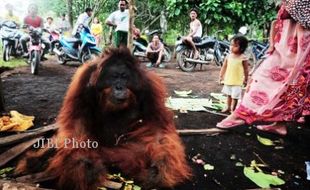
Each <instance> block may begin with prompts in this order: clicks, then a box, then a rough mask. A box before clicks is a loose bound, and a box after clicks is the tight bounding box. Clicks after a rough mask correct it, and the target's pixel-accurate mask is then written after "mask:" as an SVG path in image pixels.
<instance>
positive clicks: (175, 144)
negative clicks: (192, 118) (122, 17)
mask: <svg viewBox="0 0 310 190" xmlns="http://www.w3.org/2000/svg"><path fill="white" fill-rule="evenodd" d="M113 56H118V57H120V58H119V59H122V57H124V56H125V57H126V56H127V57H128V58H127V59H126V61H128V62H133V63H130V64H133V65H134V69H136V72H137V74H138V76H139V77H140V78H139V84H136V86H138V88H140V90H141V93H144V92H145V89H149V90H150V93H149V92H147V93H148V94H145V99H143V101H146V102H139V103H141V105H142V106H144V104H148V105H146V106H144V107H143V109H144V110H146V111H144V112H148V113H141V114H142V116H141V118H140V117H139V118H137V119H135V120H133V121H130V120H129V121H130V122H129V123H130V124H126V123H128V122H127V120H128V119H127V120H126V118H125V117H122V115H117V118H116V120H115V122H118V123H117V124H113V122H111V121H110V120H109V118H106V120H104V121H102V122H97V123H96V122H94V120H96V119H95V118H93V115H92V113H90V114H89V113H87V112H86V111H85V109H86V108H85V107H84V106H85V104H84V103H83V102H82V99H83V93H84V92H85V91H86V89H87V87H88V86H91V85H93V84H96V83H97V82H98V80H99V75H100V72H101V71H102V70H104V69H105V68H106V64H107V62H108V61H109V60H110V59H111V57H113ZM124 59H125V58H124ZM109 93H110V90H109V89H105V91H104V92H103V94H109ZM130 93H131V94H130V101H129V102H126V105H124V106H123V107H121V108H119V109H125V110H126V109H129V108H127V107H130V106H131V105H134V104H136V103H137V102H135V101H141V98H140V100H139V98H138V96H139V94H133V92H130ZM104 97H106V96H105V95H102V97H100V99H101V98H104ZM165 97H166V91H165V87H164V85H163V83H162V81H161V80H160V78H159V77H158V76H157V75H155V74H154V73H151V72H146V71H144V70H142V69H141V68H139V65H138V63H137V62H136V61H135V60H134V59H133V58H131V56H130V55H129V51H128V50H124V49H112V50H109V51H107V52H105V54H104V55H103V56H102V58H101V59H100V60H96V61H95V62H94V63H91V64H85V65H83V66H82V67H81V68H79V69H78V71H77V72H76V74H75V75H74V77H73V80H72V83H71V84H70V87H69V89H68V91H67V94H66V97H65V99H64V103H63V106H62V109H61V111H60V113H59V116H58V119H57V123H58V125H59V127H60V128H59V130H58V132H57V135H56V137H55V138H56V139H64V138H75V139H76V140H78V141H86V140H88V139H90V140H92V141H99V147H98V148H96V149H88V148H84V149H82V148H78V149H75V148H70V147H69V148H66V147H65V144H64V142H63V141H61V143H60V147H59V148H58V149H57V152H56V154H55V155H54V156H53V157H52V158H51V159H50V162H49V166H48V168H47V171H48V172H50V173H51V174H53V175H56V176H59V179H58V186H59V189H82V190H84V189H97V187H98V186H101V185H102V182H103V181H104V180H105V175H106V174H107V173H108V172H109V168H110V167H111V166H114V167H116V168H118V169H119V170H121V171H122V174H124V175H126V176H129V177H130V178H133V179H134V180H135V181H136V182H138V183H140V184H141V185H142V186H143V188H144V189H149V188H160V187H168V188H170V187H173V186H175V185H177V184H179V183H182V182H184V181H185V180H187V179H189V178H190V176H191V174H190V168H189V166H188V165H187V162H186V157H185V152H184V147H183V145H182V143H181V139H180V138H179V136H178V134H177V132H176V129H175V125H174V121H173V113H172V112H171V111H169V110H168V109H167V108H166V107H165ZM109 104H110V103H107V102H105V104H100V106H101V107H103V108H102V110H103V114H105V113H106V112H109V111H110V112H113V111H114V110H113V109H114V108H115V107H113V105H109ZM140 107H141V106H140ZM87 109H88V108H87ZM87 109H86V110H87ZM115 109H116V108H115ZM93 111H94V110H93ZM84 112H85V113H84ZM85 114H86V115H85ZM87 114H89V115H87ZM129 114H130V113H129ZM102 117H103V118H104V116H102ZM97 119H98V118H97ZM138 120H140V121H138ZM100 121H101V120H100ZM98 123H99V124H98ZM124 123H125V124H124ZM118 125H124V126H122V128H118V127H119V126H118ZM106 126H109V127H112V128H113V127H114V128H116V129H115V130H114V131H112V132H113V133H114V134H112V133H111V134H105V135H106V136H105V137H109V135H110V136H113V135H115V145H112V146H111V145H106V144H104V143H103V142H104V141H100V140H102V139H100V134H96V133H94V132H93V131H92V129H93V128H96V129H98V128H104V127H106ZM124 128H125V129H124ZM122 130H126V132H124V131H122ZM122 135H123V138H120V136H122ZM112 139H113V138H112ZM116 139H118V140H119V141H118V140H116Z"/></svg>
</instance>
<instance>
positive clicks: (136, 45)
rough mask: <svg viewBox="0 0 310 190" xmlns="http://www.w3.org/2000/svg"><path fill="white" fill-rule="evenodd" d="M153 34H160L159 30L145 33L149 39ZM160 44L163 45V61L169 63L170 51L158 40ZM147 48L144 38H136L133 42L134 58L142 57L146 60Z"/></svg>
mask: <svg viewBox="0 0 310 190" xmlns="http://www.w3.org/2000/svg"><path fill="white" fill-rule="evenodd" d="M153 34H161V31H160V30H153V31H151V32H146V35H147V36H148V38H150V36H152V35H153ZM160 40H161V42H162V43H163V44H164V56H163V57H164V58H163V61H164V62H169V61H170V60H171V51H170V49H169V47H168V45H167V44H165V42H164V41H163V40H162V39H160ZM147 46H148V41H147V40H145V39H144V38H141V37H140V38H138V39H136V40H134V41H133V55H134V56H135V57H143V58H146V49H147Z"/></svg>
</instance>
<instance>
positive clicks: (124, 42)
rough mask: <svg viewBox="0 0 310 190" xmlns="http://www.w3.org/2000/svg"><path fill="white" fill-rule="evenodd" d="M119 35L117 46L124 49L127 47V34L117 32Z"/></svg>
mask: <svg viewBox="0 0 310 190" xmlns="http://www.w3.org/2000/svg"><path fill="white" fill-rule="evenodd" d="M119 33H120V44H119V46H125V47H126V46H127V38H128V32H123V31H119ZM119 46H118V47H119Z"/></svg>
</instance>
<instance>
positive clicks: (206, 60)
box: [175, 36, 229, 72]
mask: <svg viewBox="0 0 310 190" xmlns="http://www.w3.org/2000/svg"><path fill="white" fill-rule="evenodd" d="M175 46H176V48H175V52H176V57H177V63H178V65H179V67H180V69H181V70H182V71H185V72H191V71H193V70H194V69H195V68H196V66H197V65H198V64H200V69H201V68H202V65H203V64H205V65H208V64H210V63H212V62H215V63H216V65H217V66H222V65H223V62H224V58H225V57H226V55H227V54H228V53H229V42H226V41H221V40H218V39H217V38H211V37H208V36H206V37H203V38H202V39H201V41H200V42H199V43H195V46H196V48H197V50H198V52H199V57H198V59H194V50H193V49H192V48H191V47H190V46H189V45H188V44H186V43H184V42H183V40H182V38H181V37H178V39H177V41H176V45H175Z"/></svg>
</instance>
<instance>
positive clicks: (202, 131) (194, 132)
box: [177, 128, 227, 135]
mask: <svg viewBox="0 0 310 190" xmlns="http://www.w3.org/2000/svg"><path fill="white" fill-rule="evenodd" d="M177 132H178V133H179V134H180V135H214V134H218V133H225V132H227V131H226V130H222V129H218V128H211V129H178V130H177Z"/></svg>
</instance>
